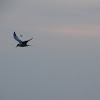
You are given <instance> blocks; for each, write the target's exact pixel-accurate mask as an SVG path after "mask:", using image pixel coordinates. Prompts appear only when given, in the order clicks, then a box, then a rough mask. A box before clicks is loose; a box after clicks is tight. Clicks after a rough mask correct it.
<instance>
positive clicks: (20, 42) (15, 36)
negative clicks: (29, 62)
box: [13, 32, 33, 47]
mask: <svg viewBox="0 0 100 100" xmlns="http://www.w3.org/2000/svg"><path fill="white" fill-rule="evenodd" d="M13 37H14V39H15V40H16V41H18V42H19V44H17V46H16V47H26V46H30V45H27V42H29V41H30V40H32V39H33V38H31V39H29V40H26V41H22V40H20V39H19V38H18V36H17V35H16V33H15V32H14V34H13Z"/></svg>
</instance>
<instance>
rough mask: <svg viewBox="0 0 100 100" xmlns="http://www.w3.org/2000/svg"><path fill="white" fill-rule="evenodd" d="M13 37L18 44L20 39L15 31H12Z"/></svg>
mask: <svg viewBox="0 0 100 100" xmlns="http://www.w3.org/2000/svg"><path fill="white" fill-rule="evenodd" d="M13 37H14V39H15V40H16V41H18V42H19V43H20V44H21V43H22V41H21V40H20V39H19V38H18V37H17V35H16V33H15V32H14V34H13Z"/></svg>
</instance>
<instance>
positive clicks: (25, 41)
mask: <svg viewBox="0 0 100 100" xmlns="http://www.w3.org/2000/svg"><path fill="white" fill-rule="evenodd" d="M32 39H33V38H31V39H29V40H27V41H24V42H25V43H27V42H28V41H30V40H32Z"/></svg>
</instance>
